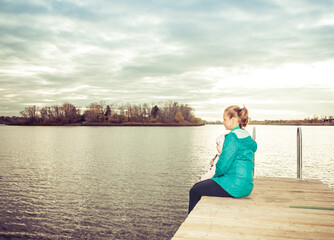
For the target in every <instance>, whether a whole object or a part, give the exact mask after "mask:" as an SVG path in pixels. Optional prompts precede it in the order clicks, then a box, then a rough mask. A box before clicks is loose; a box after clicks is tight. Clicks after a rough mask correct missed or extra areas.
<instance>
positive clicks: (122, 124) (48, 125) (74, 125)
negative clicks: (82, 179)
mask: <svg viewBox="0 0 334 240" xmlns="http://www.w3.org/2000/svg"><path fill="white" fill-rule="evenodd" d="M0 124H3V125H7V126H31V127H34V126H35V127H44V126H46V127H201V126H205V124H191V123H185V124H179V123H131V122H128V123H70V124H19V123H9V124H7V123H0Z"/></svg>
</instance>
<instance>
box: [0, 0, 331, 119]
mask: <svg viewBox="0 0 334 240" xmlns="http://www.w3.org/2000/svg"><path fill="white" fill-rule="evenodd" d="M333 43H334V1H333V0H320V1H314V0H293V1H289V0H263V1H262V0H248V1H235V0H216V1H215V0H206V1H205V0H202V1H200V0H177V1H176V0H169V1H158V0H133V1H129V0H125V1H111V0H86V1H81V0H58V1H57V0H45V1H43V0H29V1H28V0H13V1H10V0H0V115H9V116H12V115H19V112H20V111H21V110H23V109H24V108H25V107H26V106H28V105H38V106H50V105H53V104H59V105H60V104H62V103H64V102H71V103H73V104H74V105H76V106H78V107H86V106H87V105H88V104H89V103H92V102H99V101H105V102H106V103H107V104H109V103H118V104H122V103H133V104H139V103H159V102H162V101H167V100H174V101H177V102H179V103H184V104H189V105H190V106H192V107H193V108H194V109H195V114H196V116H198V117H201V118H203V119H206V120H217V119H221V118H222V112H223V110H224V108H225V107H227V106H228V105H231V104H236V105H240V106H242V105H243V104H245V105H246V107H248V108H249V111H250V115H251V117H252V119H257V120H261V119H303V118H305V117H309V116H311V117H312V116H313V115H314V114H316V115H319V116H330V115H334V44H333Z"/></svg>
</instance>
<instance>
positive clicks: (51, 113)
mask: <svg viewBox="0 0 334 240" xmlns="http://www.w3.org/2000/svg"><path fill="white" fill-rule="evenodd" d="M81 110H82V109H80V108H78V107H76V106H74V105H73V104H71V103H69V102H66V103H63V104H62V105H60V106H59V105H52V106H45V107H38V106H35V105H33V106H28V107H26V108H25V109H24V110H23V111H21V112H20V114H21V115H22V117H20V118H17V117H16V118H15V121H14V123H13V124H22V125H71V124H73V125H132V124H133V125H136V124H138V125H154V124H156V125H200V124H202V120H201V119H200V118H196V117H195V115H194V111H193V109H192V107H190V106H189V105H187V104H179V103H178V102H174V101H168V102H163V103H160V104H155V105H149V104H147V103H144V104H137V105H136V104H130V103H128V104H122V105H117V104H108V105H107V104H105V103H104V102H102V101H101V102H99V103H97V102H94V103H91V104H89V105H88V106H86V108H85V110H84V111H83V113H81ZM2 118H3V117H2Z"/></svg>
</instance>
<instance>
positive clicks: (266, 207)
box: [173, 178, 334, 240]
mask: <svg viewBox="0 0 334 240" xmlns="http://www.w3.org/2000/svg"><path fill="white" fill-rule="evenodd" d="M254 186H255V187H254V190H253V192H252V194H251V195H250V196H249V197H246V198H241V199H234V198H217V197H203V198H202V199H201V201H200V202H199V203H198V204H197V205H196V207H195V208H194V210H193V211H192V212H191V213H190V214H189V216H188V217H187V219H186V220H185V221H184V223H183V224H182V225H181V226H180V228H179V230H178V231H177V232H176V234H175V236H174V238H173V239H174V240H181V239H334V211H332V210H330V208H333V207H334V192H333V191H331V190H330V189H329V188H328V187H326V186H325V185H324V184H322V183H321V182H320V181H317V180H308V181H297V180H295V179H289V178H257V179H255V180H254ZM290 206H303V207H313V208H314V207H318V208H328V209H305V208H290Z"/></svg>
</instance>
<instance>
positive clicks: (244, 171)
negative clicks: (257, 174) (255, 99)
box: [188, 106, 257, 213]
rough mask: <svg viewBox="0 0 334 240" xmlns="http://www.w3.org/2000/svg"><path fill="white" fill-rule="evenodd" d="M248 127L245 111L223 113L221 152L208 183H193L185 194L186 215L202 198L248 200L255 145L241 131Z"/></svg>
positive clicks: (251, 183)
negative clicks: (187, 210) (222, 144)
mask: <svg viewBox="0 0 334 240" xmlns="http://www.w3.org/2000/svg"><path fill="white" fill-rule="evenodd" d="M247 123H248V110H247V108H245V107H243V108H240V107H238V106H229V107H228V108H226V109H225V111H224V122H223V124H224V126H225V128H226V130H231V132H230V133H229V134H227V135H226V136H225V142H224V146H223V152H222V154H221V155H220V157H219V160H218V162H217V164H216V172H215V174H214V176H213V177H212V179H208V180H205V181H201V182H198V183H196V184H195V185H194V186H193V187H192V188H191V189H190V192H189V197H190V198H189V212H188V213H190V212H191V211H192V210H193V208H194V207H195V205H196V204H197V203H198V202H199V200H200V199H201V197H202V196H216V197H234V198H241V197H246V196H248V195H249V194H250V193H251V192H252V190H253V168H254V153H255V151H256V149H257V144H256V142H255V141H254V140H253V139H252V137H251V136H250V135H249V133H248V132H247V131H246V130H245V129H243V128H244V127H246V126H247Z"/></svg>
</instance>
